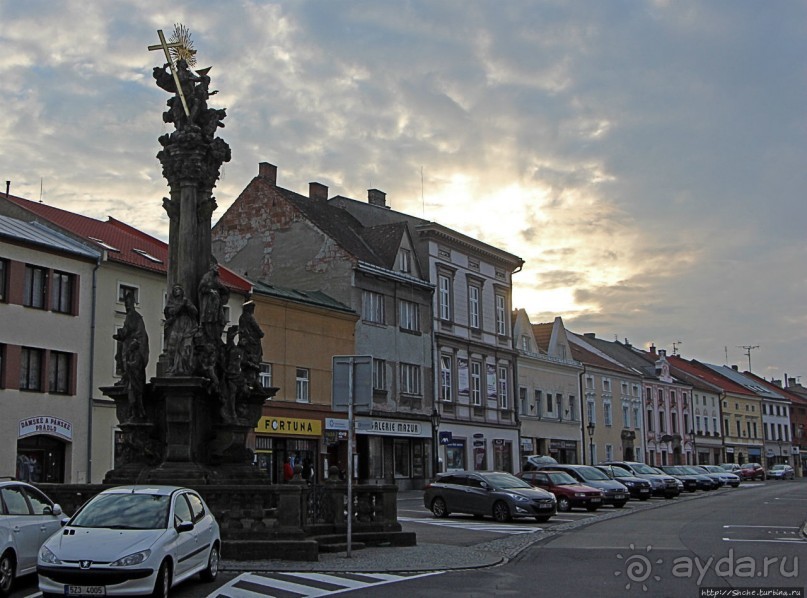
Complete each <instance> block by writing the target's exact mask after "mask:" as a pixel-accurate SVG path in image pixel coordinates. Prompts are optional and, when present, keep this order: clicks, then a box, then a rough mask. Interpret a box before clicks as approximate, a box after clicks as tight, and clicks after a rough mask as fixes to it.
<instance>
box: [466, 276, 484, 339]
mask: <svg viewBox="0 0 807 598" xmlns="http://www.w3.org/2000/svg"><path fill="white" fill-rule="evenodd" d="M480 294H481V291H480V289H479V287H478V286H476V285H473V284H472V285H469V286H468V326H470V327H471V328H476V329H479V328H481V325H480V319H479V313H480V312H479V297H480Z"/></svg>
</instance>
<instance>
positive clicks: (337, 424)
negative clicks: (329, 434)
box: [325, 417, 349, 430]
mask: <svg viewBox="0 0 807 598" xmlns="http://www.w3.org/2000/svg"><path fill="white" fill-rule="evenodd" d="M348 423H349V422H348V420H346V419H339V418H336V417H326V418H325V429H326V430H347V429H348Z"/></svg>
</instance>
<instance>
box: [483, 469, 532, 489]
mask: <svg viewBox="0 0 807 598" xmlns="http://www.w3.org/2000/svg"><path fill="white" fill-rule="evenodd" d="M483 478H484V479H485V481H486V482H487V483H488V484H490V485H491V486H493V487H494V488H501V489H503V490H504V489H507V488H532V486H530V485H529V484H528V483H527V482H525V481H524V480H522V479H520V478H517V477H516V476H514V475H510V474H509V473H491V474H487V475H485V476H483Z"/></svg>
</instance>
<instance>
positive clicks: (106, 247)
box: [90, 237, 120, 253]
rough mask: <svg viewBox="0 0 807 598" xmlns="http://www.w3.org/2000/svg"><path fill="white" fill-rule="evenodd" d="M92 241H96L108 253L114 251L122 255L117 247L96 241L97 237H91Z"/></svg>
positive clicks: (99, 240)
mask: <svg viewBox="0 0 807 598" xmlns="http://www.w3.org/2000/svg"><path fill="white" fill-rule="evenodd" d="M90 241H95V242H96V243H98V244H99V245H100V246H101V247H103V248H104V249H106V250H107V251H114V252H115V253H120V249H118V248H117V247H113V246H112V245H110V244H109V243H107V242H106V241H102V240H101V239H96V238H95V237H90Z"/></svg>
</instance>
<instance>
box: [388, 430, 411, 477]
mask: <svg viewBox="0 0 807 598" xmlns="http://www.w3.org/2000/svg"><path fill="white" fill-rule="evenodd" d="M392 450H393V454H394V462H395V477H396V478H408V477H411V474H412V460H411V456H410V454H409V440H408V439H407V438H396V439H395V440H394V442H393V444H392Z"/></svg>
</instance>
